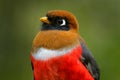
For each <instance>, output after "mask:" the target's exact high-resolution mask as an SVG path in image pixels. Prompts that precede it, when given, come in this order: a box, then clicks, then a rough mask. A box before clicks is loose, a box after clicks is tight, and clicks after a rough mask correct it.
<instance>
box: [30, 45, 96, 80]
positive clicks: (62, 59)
mask: <svg viewBox="0 0 120 80" xmlns="http://www.w3.org/2000/svg"><path fill="white" fill-rule="evenodd" d="M81 55H82V48H81V46H78V47H76V48H74V49H73V50H72V51H71V52H68V53H67V54H65V55H63V56H59V57H54V58H51V59H48V60H45V61H44V60H37V59H35V58H34V57H33V55H32V54H31V61H32V65H33V67H34V78H35V80H94V79H93V77H92V76H91V74H90V73H89V72H88V70H87V69H86V68H85V66H84V65H83V64H82V62H81V61H80V57H81Z"/></svg>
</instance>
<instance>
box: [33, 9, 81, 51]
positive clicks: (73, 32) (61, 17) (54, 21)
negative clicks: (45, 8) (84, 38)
mask: <svg viewBox="0 0 120 80" xmlns="http://www.w3.org/2000/svg"><path fill="white" fill-rule="evenodd" d="M40 21H41V22H42V27H41V30H40V32H39V33H38V34H37V36H36V37H35V39H34V40H33V48H40V47H44V48H48V49H60V48H63V47H66V46H71V45H75V44H78V42H79V40H78V36H79V35H78V22H77V20H76V18H75V16H74V15H73V14H72V13H70V12H68V11H65V10H52V11H49V12H48V13H47V14H46V16H45V17H42V18H40Z"/></svg>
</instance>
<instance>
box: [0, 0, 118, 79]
mask: <svg viewBox="0 0 120 80" xmlns="http://www.w3.org/2000/svg"><path fill="white" fill-rule="evenodd" d="M53 9H65V10H68V11H71V12H72V13H73V14H74V15H75V16H76V17H77V19H78V21H79V23H80V34H81V35H82V36H83V37H84V39H85V40H86V42H87V44H88V46H89V48H90V50H91V51H92V53H93V55H94V56H95V58H96V60H97V62H98V64H99V66H100V69H101V80H120V63H119V62H120V46H119V45H120V0H0V80H33V77H32V69H31V64H30V58H29V54H30V50H31V44H32V40H33V38H34V36H35V35H36V33H37V32H38V31H39V28H40V25H41V23H40V21H39V18H40V17H42V16H44V15H45V14H46V12H47V11H49V10H53Z"/></svg>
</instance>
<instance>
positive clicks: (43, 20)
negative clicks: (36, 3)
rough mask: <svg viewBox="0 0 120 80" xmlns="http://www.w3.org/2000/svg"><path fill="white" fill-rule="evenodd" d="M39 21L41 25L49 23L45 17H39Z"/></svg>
mask: <svg viewBox="0 0 120 80" xmlns="http://www.w3.org/2000/svg"><path fill="white" fill-rule="evenodd" d="M40 21H41V22H43V23H47V24H50V21H49V20H48V18H47V17H41V18H40Z"/></svg>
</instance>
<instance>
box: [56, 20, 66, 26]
mask: <svg viewBox="0 0 120 80" xmlns="http://www.w3.org/2000/svg"><path fill="white" fill-rule="evenodd" d="M57 24H58V25H60V26H64V25H66V21H65V20H64V19H61V20H58V21H57Z"/></svg>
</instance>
